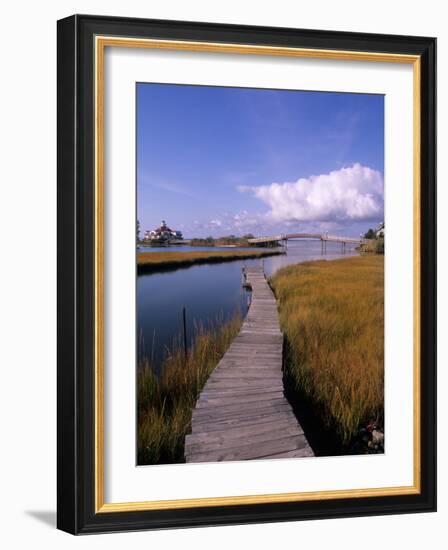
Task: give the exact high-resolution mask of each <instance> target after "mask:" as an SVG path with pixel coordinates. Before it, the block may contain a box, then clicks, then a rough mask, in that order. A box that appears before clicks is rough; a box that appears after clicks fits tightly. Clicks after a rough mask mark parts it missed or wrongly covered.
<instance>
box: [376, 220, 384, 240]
mask: <svg viewBox="0 0 448 550" xmlns="http://www.w3.org/2000/svg"><path fill="white" fill-rule="evenodd" d="M375 235H376V236H377V238H380V237H382V238H384V222H381V223H380V224H379V225H378V227H377V228H376V229H375Z"/></svg>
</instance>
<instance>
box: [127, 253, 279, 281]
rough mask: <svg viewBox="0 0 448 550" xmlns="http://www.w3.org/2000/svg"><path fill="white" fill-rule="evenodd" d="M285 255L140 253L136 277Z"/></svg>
mask: <svg viewBox="0 0 448 550" xmlns="http://www.w3.org/2000/svg"><path fill="white" fill-rule="evenodd" d="M282 254H285V252H284V251H283V250H278V249H276V250H254V251H248V250H244V251H242V250H241V251H239V250H235V251H230V250H229V251H217V252H215V251H210V252H140V253H138V254H137V275H140V274H144V273H157V272H163V271H171V270H175V269H179V268H184V267H191V266H193V265H200V264H214V263H225V262H232V261H236V260H256V259H262V258H266V257H269V256H278V255H282Z"/></svg>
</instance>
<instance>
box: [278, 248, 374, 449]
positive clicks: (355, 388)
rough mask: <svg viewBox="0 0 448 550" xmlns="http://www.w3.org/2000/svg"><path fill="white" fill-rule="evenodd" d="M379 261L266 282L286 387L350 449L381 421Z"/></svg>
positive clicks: (303, 269)
mask: <svg viewBox="0 0 448 550" xmlns="http://www.w3.org/2000/svg"><path fill="white" fill-rule="evenodd" d="M383 262H384V258H383V257H382V256H365V257H354V258H347V259H342V260H333V261H319V262H309V263H302V264H299V265H294V266H290V267H286V268H284V269H281V270H280V271H279V272H277V274H276V275H275V276H274V277H273V278H272V279H271V281H270V282H271V285H272V287H273V289H274V291H275V294H276V297H277V300H278V306H279V316H280V323H281V326H282V330H283V331H284V334H285V339H286V362H285V384H286V386H287V388H288V389H289V391H290V392H292V394H293V395H295V396H296V398H297V399H304V400H305V401H306V403H307V404H308V405H310V406H312V407H313V409H314V413H315V414H316V415H317V416H318V417H319V419H320V421H321V422H322V424H323V425H324V426H326V427H327V428H329V430H330V431H331V432H334V433H335V434H336V435H337V437H338V438H339V441H340V443H341V445H342V446H347V445H348V444H349V442H350V440H351V439H352V438H353V437H354V435H355V434H356V433H357V431H358V430H359V428H360V427H362V426H366V425H367V424H368V423H369V422H371V421H376V422H378V423H380V424H382V423H383V416H384V412H383V411H384V405H383V401H384V263H383Z"/></svg>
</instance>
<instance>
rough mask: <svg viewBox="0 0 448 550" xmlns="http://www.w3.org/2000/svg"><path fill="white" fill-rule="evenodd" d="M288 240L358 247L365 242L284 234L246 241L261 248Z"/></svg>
mask: <svg viewBox="0 0 448 550" xmlns="http://www.w3.org/2000/svg"><path fill="white" fill-rule="evenodd" d="M290 239H318V240H320V241H322V242H325V243H327V242H333V243H342V244H353V245H360V244H362V243H364V242H365V240H366V239H363V238H361V237H342V236H340V235H329V234H328V233H285V234H281V235H269V236H267V235H266V236H263V237H254V238H253V239H248V243H249V244H254V245H260V246H263V245H269V244H272V243H280V242H282V241H288V240H290Z"/></svg>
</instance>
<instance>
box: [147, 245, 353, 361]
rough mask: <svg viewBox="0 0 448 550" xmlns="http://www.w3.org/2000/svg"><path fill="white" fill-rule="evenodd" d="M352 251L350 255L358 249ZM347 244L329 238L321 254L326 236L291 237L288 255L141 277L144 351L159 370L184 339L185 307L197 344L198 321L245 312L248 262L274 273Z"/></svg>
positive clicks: (338, 250)
mask: <svg viewBox="0 0 448 550" xmlns="http://www.w3.org/2000/svg"><path fill="white" fill-rule="evenodd" d="M140 250H141V251H145V252H146V251H148V252H157V251H163V252H168V251H187V250H198V251H205V250H219V249H218V248H217V247H212V248H208V247H198V248H194V247H188V246H182V247H172V248H167V247H163V248H156V247H148V248H141V249H140ZM225 250H232V249H229V248H226V249H225ZM354 254H356V252H355V251H354V250H352V251H347V252H346V254H344V257H346V256H348V255H354ZM342 256H343V255H342V254H341V245H340V244H336V243H327V253H326V254H325V255H323V256H322V255H321V243H320V241H311V240H310V241H305V240H303V241H289V242H288V250H287V254H286V255H282V256H272V257H268V258H265V259H264V260H237V261H234V262H227V263H222V264H210V265H207V264H203V265H196V266H192V267H188V268H181V269H178V270H176V271H168V272H165V273H151V274H144V275H139V276H138V277H137V330H138V342H139V346H138V347H139V355H140V356H141V355H142V354H144V355H146V356H147V357H149V358H150V360H151V363H152V364H153V366H154V369H155V371H156V372H158V371H159V369H160V365H161V363H162V361H163V359H164V357H165V356H166V353H167V350H169V349H172V348H173V345H174V344H175V343H176V342H180V341H181V340H180V339H181V335H182V326H183V325H182V309H183V308H184V307H185V308H186V317H187V339H188V345H189V346H191V345H192V342H193V341H194V335H195V332H196V331H197V327H198V326H200V325H202V326H204V327H211V326H213V325H216V324H219V323H221V322H222V321H225V320H226V319H229V318H231V317H232V316H233V315H235V313H237V312H238V311H239V312H240V313H241V314H242V315H245V313H246V311H247V307H248V303H249V299H250V298H249V293H248V292H247V291H246V290H244V288H243V287H242V268H243V266H244V265H260V263H261V262H263V263H264V270H265V273H266V274H267V275H268V276H271V275H272V274H274V273H275V271H277V270H278V269H279V268H281V267H284V266H286V265H290V264H295V263H300V262H304V261H309V260H317V259H322V258H323V259H326V260H331V259H335V258H339V257H342Z"/></svg>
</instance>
